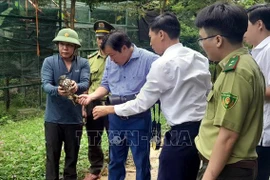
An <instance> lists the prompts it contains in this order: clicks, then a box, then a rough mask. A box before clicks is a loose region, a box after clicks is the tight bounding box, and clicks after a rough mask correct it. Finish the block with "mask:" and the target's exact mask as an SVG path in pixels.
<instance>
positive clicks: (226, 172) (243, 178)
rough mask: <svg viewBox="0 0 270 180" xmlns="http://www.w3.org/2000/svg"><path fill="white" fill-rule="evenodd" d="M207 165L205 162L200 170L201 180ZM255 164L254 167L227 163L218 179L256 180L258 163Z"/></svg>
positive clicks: (199, 176) (198, 179)
mask: <svg viewBox="0 0 270 180" xmlns="http://www.w3.org/2000/svg"><path fill="white" fill-rule="evenodd" d="M255 162H257V161H255ZM207 165H208V163H207V162H203V164H202V167H201V168H200V170H199V173H198V177H197V180H201V179H202V178H203V175H204V172H205V170H206V168H207ZM254 165H255V167H254V168H243V167H235V166H234V165H226V166H225V167H224V168H223V170H222V171H221V173H220V174H219V176H218V177H217V180H254V179H255V177H256V172H257V163H254Z"/></svg>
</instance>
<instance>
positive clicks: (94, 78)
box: [90, 68, 98, 81]
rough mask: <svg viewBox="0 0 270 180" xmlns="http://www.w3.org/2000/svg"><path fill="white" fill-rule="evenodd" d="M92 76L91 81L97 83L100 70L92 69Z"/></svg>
mask: <svg viewBox="0 0 270 180" xmlns="http://www.w3.org/2000/svg"><path fill="white" fill-rule="evenodd" d="M90 75H91V81H96V80H97V78H98V69H97V68H93V69H91V71H90Z"/></svg>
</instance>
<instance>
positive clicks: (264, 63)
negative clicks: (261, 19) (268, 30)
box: [251, 36, 270, 146]
mask: <svg viewBox="0 0 270 180" xmlns="http://www.w3.org/2000/svg"><path fill="white" fill-rule="evenodd" d="M251 54H252V56H253V57H254V59H255V60H256V62H257V63H258V65H259V66H260V68H261V71H262V73H263V75H264V78H265V84H266V87H267V88H270V36H268V37H267V38H265V39H264V40H263V41H262V42H261V43H260V44H258V45H257V46H256V47H255V48H254V49H252V51H251ZM259 145H262V146H270V101H265V102H264V114H263V132H262V137H261V141H260V143H259Z"/></svg>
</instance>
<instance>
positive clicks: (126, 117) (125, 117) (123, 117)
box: [119, 116, 129, 120]
mask: <svg viewBox="0 0 270 180" xmlns="http://www.w3.org/2000/svg"><path fill="white" fill-rule="evenodd" d="M119 117H120V118H121V119H123V120H128V119H129V117H128V116H119Z"/></svg>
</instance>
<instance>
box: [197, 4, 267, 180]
mask: <svg viewBox="0 0 270 180" xmlns="http://www.w3.org/2000/svg"><path fill="white" fill-rule="evenodd" d="M224 13H225V14H224ZM225 22H230V23H229V24H228V23H225ZM247 25H248V21H247V14H246V12H245V10H244V9H242V8H240V7H238V6H235V5H230V4H224V3H217V4H214V5H211V6H208V7H206V8H204V9H203V10H202V11H201V12H200V13H199V14H198V16H197V19H196V26H197V27H198V28H199V34H200V37H201V38H200V39H198V41H199V43H200V45H201V46H202V48H203V49H204V50H205V52H206V54H207V55H208V57H209V59H211V60H213V61H216V62H219V63H218V65H217V67H216V70H215V72H214V74H216V77H214V81H215V83H214V86H213V88H212V91H210V93H209V94H208V97H207V101H208V105H207V109H206V114H205V116H204V118H203V120H202V123H201V127H200V130H199V134H198V136H197V137H196V138H195V144H196V147H197V149H198V150H199V154H200V156H201V159H202V161H203V166H202V168H201V169H200V171H199V174H198V180H199V179H203V180H214V179H215V180H216V179H217V180H219V179H228V180H240V179H241V180H254V179H255V177H256V169H257V162H256V159H257V154H256V146H257V144H258V142H259V140H260V136H261V132H262V123H263V104H264V94H265V83H264V78H263V75H262V73H261V71H260V69H259V67H258V65H257V64H256V62H255V61H254V59H253V58H252V57H251V55H250V54H249V52H248V50H247V49H246V48H244V47H243V43H242V41H243V35H244V33H245V32H246V30H247Z"/></svg>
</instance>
